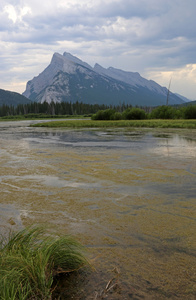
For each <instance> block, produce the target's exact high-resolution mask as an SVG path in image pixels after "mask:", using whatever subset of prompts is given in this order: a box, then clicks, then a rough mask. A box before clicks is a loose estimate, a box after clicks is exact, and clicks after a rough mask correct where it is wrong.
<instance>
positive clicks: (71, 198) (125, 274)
mask: <svg viewBox="0 0 196 300" xmlns="http://www.w3.org/2000/svg"><path fill="white" fill-rule="evenodd" d="M31 123H35V121H23V122H0V167H1V168H0V191H1V194H0V232H1V233H2V234H7V233H8V231H9V230H10V229H13V230H18V229H21V228H23V227H24V226H27V225H32V224H41V225H43V224H44V225H45V226H46V227H47V228H48V229H49V230H50V231H51V232H52V233H56V234H61V235H64V234H71V235H73V236H74V237H76V239H78V240H79V241H80V242H81V243H82V244H83V245H85V246H86V247H87V249H88V257H89V259H90V261H91V262H92V265H93V267H94V269H93V270H92V271H91V272H89V273H88V272H87V274H85V277H84V278H83V277H82V275H81V280H78V279H76V280H75V281H74V288H73V286H72V292H71V293H72V294H69V293H68V291H67V288H66V287H65V286H64V283H63V282H62V283H61V290H60V293H61V299H123V300H126V299H167V298H170V299H195V297H196V272H195V270H196V212H195V202H196V130H165V129H164V130H157V129H142V130H140V129H135V130H134V129H131V130H123V129H121V130H120V129H119V130H104V131H103V130H70V129H69V130H68V129H48V128H30V127H28V125H29V124H31ZM112 278H114V280H113V282H112V283H115V282H116V281H117V285H115V286H114V287H113V288H111V289H110V290H109V291H107V293H106V292H105V294H104V292H103V290H104V288H105V287H106V285H107V283H108V282H109V280H111V279H112ZM112 283H111V285H112ZM111 285H110V286H111ZM101 292H102V298H101Z"/></svg>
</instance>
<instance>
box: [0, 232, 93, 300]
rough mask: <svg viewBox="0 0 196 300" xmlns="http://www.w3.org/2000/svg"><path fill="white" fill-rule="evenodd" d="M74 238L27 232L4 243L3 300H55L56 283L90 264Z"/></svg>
mask: <svg viewBox="0 0 196 300" xmlns="http://www.w3.org/2000/svg"><path fill="white" fill-rule="evenodd" d="M83 250H84V249H83V247H82V246H81V245H80V244H79V243H78V242H77V241H75V240H74V239H73V238H72V237H70V236H65V237H56V238H54V237H52V236H48V235H46V234H45V233H44V231H43V230H42V229H40V228H37V227H35V228H27V229H24V230H22V231H20V232H18V233H15V234H11V235H10V236H9V237H8V240H6V239H5V238H2V239H1V242H0V299H2V300H8V299H12V300H25V299H40V300H41V299H43V300H48V299H51V296H52V292H51V287H52V284H53V279H54V277H55V276H56V275H58V274H60V273H69V272H74V271H76V270H78V269H80V268H81V267H83V266H84V265H87V264H88V262H87V260H86V258H85V257H84V255H83Z"/></svg>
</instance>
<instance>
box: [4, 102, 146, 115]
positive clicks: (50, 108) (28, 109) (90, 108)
mask: <svg viewBox="0 0 196 300" xmlns="http://www.w3.org/2000/svg"><path fill="white" fill-rule="evenodd" d="M129 107H131V105H128V104H125V103H123V104H119V105H118V106H112V105H106V104H102V105H99V104H87V103H83V102H78V101H76V102H74V103H72V102H61V103H54V102H51V103H47V102H44V103H38V102H32V103H28V104H18V105H17V106H14V105H6V104H3V105H2V106H0V117H5V116H26V117H31V116H32V117H36V116H37V117H40V116H42V117H44V116H45V117H47V116H54V117H55V116H57V117H58V116H63V115H92V114H95V113H96V112H98V111H99V110H106V109H115V111H119V112H123V111H124V110H125V109H127V108H129ZM144 109H145V108H144ZM146 109H147V108H146Z"/></svg>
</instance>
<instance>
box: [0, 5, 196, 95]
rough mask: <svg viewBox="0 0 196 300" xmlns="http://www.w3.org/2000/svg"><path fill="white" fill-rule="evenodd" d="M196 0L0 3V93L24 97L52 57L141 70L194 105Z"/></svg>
mask: <svg viewBox="0 0 196 300" xmlns="http://www.w3.org/2000/svg"><path fill="white" fill-rule="evenodd" d="M195 13H196V1H195V0H41V1H40V0H1V3H0V88H1V89H6V90H11V91H16V92H19V93H22V92H24V90H25V87H26V82H27V81H28V80H30V79H32V78H33V77H34V76H37V75H38V74H39V73H41V72H42V71H43V70H44V68H46V67H47V65H48V64H49V63H50V61H51V58H52V55H53V53H54V52H58V53H60V54H63V52H70V53H71V54H72V55H75V56H77V57H78V58H80V59H82V60H83V61H86V62H87V63H89V64H90V65H91V66H94V64H95V63H98V64H100V65H102V66H103V67H105V68H107V67H110V66H112V67H116V68H119V69H123V70H125V71H131V72H139V73H140V75H141V76H143V77H145V78H147V79H153V80H155V81H156V82H158V83H159V84H161V85H162V86H166V87H168V85H169V81H170V79H171V78H172V82H171V91H172V92H177V93H180V94H182V95H183V96H186V97H188V98H189V99H191V100H194V99H196V30H195V28H196V18H195Z"/></svg>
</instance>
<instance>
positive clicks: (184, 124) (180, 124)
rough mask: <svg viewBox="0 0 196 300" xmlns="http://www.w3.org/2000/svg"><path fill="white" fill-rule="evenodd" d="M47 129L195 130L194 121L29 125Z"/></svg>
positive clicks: (126, 121) (70, 121)
mask: <svg viewBox="0 0 196 300" xmlns="http://www.w3.org/2000/svg"><path fill="white" fill-rule="evenodd" d="M30 126H31V127H48V128H76V129H77V128H78V129H79V128H81V129H82V128H187V129H196V120H161V119H158V120H115V121H111V120H108V121H106V120H105V121H97V120H66V121H62V120H61V121H49V122H44V123H38V124H33V125H30Z"/></svg>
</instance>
